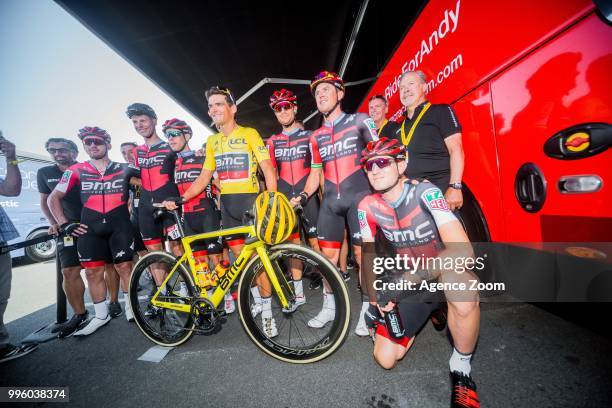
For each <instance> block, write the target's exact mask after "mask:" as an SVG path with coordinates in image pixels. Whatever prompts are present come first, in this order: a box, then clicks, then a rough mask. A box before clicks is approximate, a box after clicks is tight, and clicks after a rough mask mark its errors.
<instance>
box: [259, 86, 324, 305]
mask: <svg viewBox="0 0 612 408" xmlns="http://www.w3.org/2000/svg"><path fill="white" fill-rule="evenodd" d="M270 108H272V110H273V111H274V115H275V116H276V119H277V120H278V123H279V124H280V125H281V126H282V128H283V130H282V132H281V133H279V134H276V135H272V136H270V138H269V139H268V141H267V143H266V145H267V146H268V150H269V152H270V160H272V164H273V165H274V167H275V168H276V171H277V173H278V191H280V192H281V193H283V194H285V195H286V196H287V198H289V199H292V198H294V197H298V198H299V195H300V193H301V192H302V191H304V186H305V184H306V179H307V178H308V174H309V173H310V162H311V154H310V149H309V141H310V135H311V133H312V132H310V131H308V130H303V126H302V127H300V125H299V124H298V123H297V121H296V115H297V109H298V108H297V97H296V96H295V94H294V93H293V92H291V91H289V90H287V89H281V90H280V91H274V93H273V94H272V96H271V97H270ZM303 210H304V217H305V219H306V222H305V223H304V225H303V228H304V230H305V231H306V237H307V239H308V241H309V245H310V246H311V247H312V248H313V249H315V250H317V251H319V243H318V241H317V219H318V218H319V198H318V197H317V195H315V196H314V197H310V198H309V199H308V200H307V202H306V204H305V205H304V206H303ZM301 227H302V226H299V225H296V227H295V231H294V232H293V234H292V235H291V237H290V239H291V240H292V241H293V242H294V243H298V244H299V243H300V234H299V232H298V228H301ZM302 272H303V271H302V269H301V266H300V265H299V264H298V265H292V266H291V275H292V277H293V286H294V289H295V294H296V301H295V303H294V304H293V305H292V309H291V310H290V311H294V310H295V309H296V308H297V307H298V306H301V305H303V304H304V303H306V297H305V296H304V291H303V287H302Z"/></svg>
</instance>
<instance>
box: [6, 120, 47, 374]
mask: <svg viewBox="0 0 612 408" xmlns="http://www.w3.org/2000/svg"><path fill="white" fill-rule="evenodd" d="M0 151H1V152H2V153H3V154H4V156H5V157H6V177H5V178H4V180H3V181H2V182H0V195H1V196H5V197H17V196H18V195H19V194H20V193H21V173H20V172H19V168H18V167H17V164H18V161H17V156H16V154H15V145H14V144H12V143H11V142H9V141H8V140H6V139H5V138H4V137H3V136H2V132H0ZM18 236H19V233H18V232H17V230H16V229H15V226H14V225H13V223H12V222H11V220H10V219H9V217H8V216H7V215H6V213H5V212H4V208H2V207H0V246H2V245H6V243H7V242H8V241H10V240H12V239H15V238H17V237H18ZM12 277H13V274H12V260H11V254H10V253H9V252H7V253H5V254H2V255H0V363H2V362H4V361H9V360H14V359H16V358H19V357H23V356H25V355H26V354H28V353H30V352H32V351H34V350H36V348H37V347H38V346H36V345H22V346H16V345H14V344H11V343H9V333H8V330H7V329H6V326H5V325H4V312H5V311H6V306H7V305H8V300H9V297H10V296H11V279H12Z"/></svg>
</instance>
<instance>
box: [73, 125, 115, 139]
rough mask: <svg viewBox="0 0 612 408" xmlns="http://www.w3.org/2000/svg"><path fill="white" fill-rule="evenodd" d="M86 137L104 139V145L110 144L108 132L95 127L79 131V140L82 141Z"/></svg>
mask: <svg viewBox="0 0 612 408" xmlns="http://www.w3.org/2000/svg"><path fill="white" fill-rule="evenodd" d="M87 136H94V137H99V138H102V139H104V141H105V142H106V143H110V142H111V137H110V135H109V134H108V132H107V131H106V130H104V129H102V128H99V127H97V126H93V127H91V126H85V127H84V128H83V129H79V139H81V140H83V139H85V138H86V137H87Z"/></svg>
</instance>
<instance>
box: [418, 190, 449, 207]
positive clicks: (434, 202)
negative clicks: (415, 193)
mask: <svg viewBox="0 0 612 408" xmlns="http://www.w3.org/2000/svg"><path fill="white" fill-rule="evenodd" d="M421 197H423V198H424V199H425V202H426V203H427V206H428V207H429V208H430V209H432V210H441V211H449V208H448V203H447V202H446V199H445V198H444V196H443V195H442V191H440V189H439V188H430V189H428V190H426V191H425V192H424V193H423V194H422V195H421Z"/></svg>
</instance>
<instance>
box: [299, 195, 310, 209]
mask: <svg viewBox="0 0 612 408" xmlns="http://www.w3.org/2000/svg"><path fill="white" fill-rule="evenodd" d="M299 197H300V205H301V206H302V207H304V206H305V205H306V203H307V202H308V194H307V193H306V192H305V191H302V192H301V193H300V195H299Z"/></svg>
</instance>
